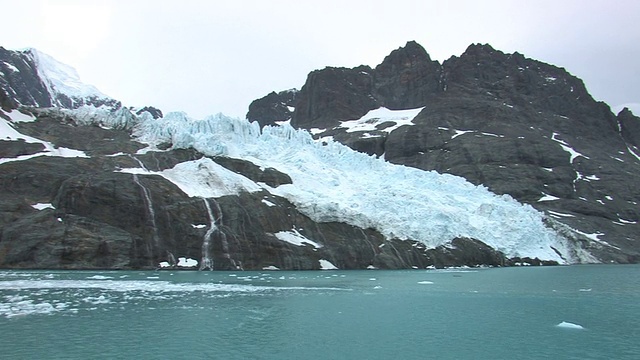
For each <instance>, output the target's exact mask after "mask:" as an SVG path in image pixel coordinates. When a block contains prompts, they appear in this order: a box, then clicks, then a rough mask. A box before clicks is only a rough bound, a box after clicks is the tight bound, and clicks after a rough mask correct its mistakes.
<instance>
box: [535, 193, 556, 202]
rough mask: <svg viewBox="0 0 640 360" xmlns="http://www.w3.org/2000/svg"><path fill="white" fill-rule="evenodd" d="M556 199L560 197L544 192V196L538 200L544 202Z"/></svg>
mask: <svg viewBox="0 0 640 360" xmlns="http://www.w3.org/2000/svg"><path fill="white" fill-rule="evenodd" d="M554 200H560V198H559V197H556V196H553V195H549V194H544V193H543V194H542V197H541V198H540V199H538V202H542V201H554Z"/></svg>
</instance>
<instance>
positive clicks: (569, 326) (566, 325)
mask: <svg viewBox="0 0 640 360" xmlns="http://www.w3.org/2000/svg"><path fill="white" fill-rule="evenodd" d="M556 327H559V328H564V329H576V330H584V327H583V326H582V325H578V324H574V323H570V322H566V321H563V322H561V323H560V324H558V325H556Z"/></svg>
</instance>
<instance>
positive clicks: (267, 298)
mask: <svg viewBox="0 0 640 360" xmlns="http://www.w3.org/2000/svg"><path fill="white" fill-rule="evenodd" d="M639 322H640V266H637V265H633V266H620V265H618V266H608V265H598V266H571V267H542V268H506V269H450V270H431V271H429V270H411V271H307V272H284V271H270V272H216V271H214V272H209V271H206V272H195V271H191V272H187V271H185V272H177V271H158V272H139V271H111V272H95V271H0V335H1V336H0V347H1V348H2V357H3V358H7V359H128V358H135V359H175V358H182V359H195V358H197V359H220V358H224V359H489V358H491V359H511V358H518V359H548V358H558V359H637V355H638V354H640V342H639V341H638V339H640V330H638V326H637V324H638V323H639Z"/></svg>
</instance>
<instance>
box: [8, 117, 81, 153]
mask: <svg viewBox="0 0 640 360" xmlns="http://www.w3.org/2000/svg"><path fill="white" fill-rule="evenodd" d="M0 139H1V140H14V141H15V140H24V141H25V142H27V143H32V144H42V145H43V146H44V151H43V152H39V153H36V154H29V155H22V156H18V157H15V158H1V159H0V164H3V163H6V162H11V161H22V160H27V159H31V158H33V157H37V156H57V157H84V158H87V157H88V156H87V154H85V153H84V152H83V151H80V150H74V149H68V148H65V147H56V146H55V145H54V144H52V143H50V142H48V141H43V140H40V139H36V138H34V137H31V136H28V135H23V134H21V133H20V132H18V131H17V130H16V129H14V128H13V126H12V125H11V123H9V122H7V121H6V120H4V119H0Z"/></svg>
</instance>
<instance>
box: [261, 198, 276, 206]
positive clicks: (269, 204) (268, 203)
mask: <svg viewBox="0 0 640 360" xmlns="http://www.w3.org/2000/svg"><path fill="white" fill-rule="evenodd" d="M261 202H262V203H263V204H265V205H267V206H268V207H272V206H278V205H276V204H274V203H272V202H271V201H269V200H265V199H262V201H261Z"/></svg>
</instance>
